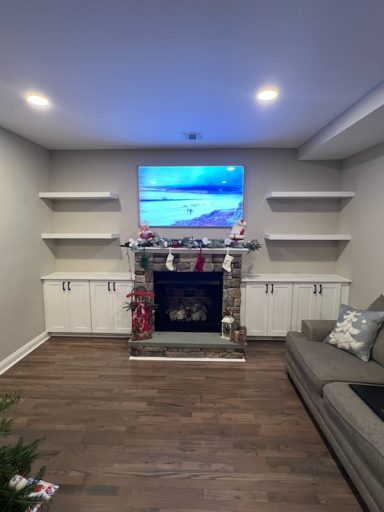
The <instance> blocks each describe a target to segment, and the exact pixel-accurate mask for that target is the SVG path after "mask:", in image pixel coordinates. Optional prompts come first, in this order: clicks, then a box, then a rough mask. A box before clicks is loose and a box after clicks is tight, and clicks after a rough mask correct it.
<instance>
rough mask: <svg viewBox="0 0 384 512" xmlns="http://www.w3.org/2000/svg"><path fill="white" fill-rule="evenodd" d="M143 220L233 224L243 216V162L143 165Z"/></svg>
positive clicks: (160, 224)
mask: <svg viewBox="0 0 384 512" xmlns="http://www.w3.org/2000/svg"><path fill="white" fill-rule="evenodd" d="M138 170H139V208H140V222H144V221H146V222H148V224H149V225H150V226H154V227H172V226H173V227H177V226H194V227H230V226H232V225H233V224H234V223H235V222H236V221H237V220H238V219H241V218H242V217H243V180H244V166H243V165H235V166H230V165H209V166H206V165H203V166H139V169H138Z"/></svg>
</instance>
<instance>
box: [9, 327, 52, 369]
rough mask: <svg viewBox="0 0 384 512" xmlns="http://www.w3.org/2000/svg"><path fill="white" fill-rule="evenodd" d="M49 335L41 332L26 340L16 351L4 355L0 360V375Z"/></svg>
mask: <svg viewBox="0 0 384 512" xmlns="http://www.w3.org/2000/svg"><path fill="white" fill-rule="evenodd" d="M50 337H51V336H50V335H49V334H48V333H47V331H44V332H42V333H41V334H39V335H38V336H36V338H33V340H31V341H28V343H26V344H25V345H23V346H22V347H20V348H19V349H18V350H16V352H14V353H13V354H11V355H10V356H8V357H6V358H5V359H4V360H3V361H0V375H1V374H2V373H4V372H6V371H7V370H9V368H11V367H12V366H13V365H14V364H16V363H18V362H19V361H21V360H22V359H23V358H24V357H25V356H26V355H28V354H29V353H30V352H32V350H35V349H36V348H37V347H38V346H39V345H41V344H42V343H44V342H45V341H47V340H48V339H49V338H50Z"/></svg>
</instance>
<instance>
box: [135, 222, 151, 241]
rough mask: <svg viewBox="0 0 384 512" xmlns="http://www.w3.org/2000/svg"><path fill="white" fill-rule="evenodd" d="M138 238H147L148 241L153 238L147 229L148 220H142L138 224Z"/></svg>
mask: <svg viewBox="0 0 384 512" xmlns="http://www.w3.org/2000/svg"><path fill="white" fill-rule="evenodd" d="M138 238H139V240H147V241H148V242H149V241H151V240H153V233H152V231H151V230H150V229H149V225H148V222H142V223H141V224H140V231H139V233H138Z"/></svg>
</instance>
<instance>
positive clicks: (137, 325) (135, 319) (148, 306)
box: [124, 286, 157, 341]
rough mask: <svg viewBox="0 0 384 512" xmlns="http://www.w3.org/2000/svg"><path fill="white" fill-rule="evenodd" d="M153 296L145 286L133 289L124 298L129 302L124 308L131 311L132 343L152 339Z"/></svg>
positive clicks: (154, 305) (154, 306) (154, 307)
mask: <svg viewBox="0 0 384 512" xmlns="http://www.w3.org/2000/svg"><path fill="white" fill-rule="evenodd" d="M154 296H155V294H154V293H153V292H151V291H149V290H148V289H147V288H146V287H145V286H140V287H135V288H134V289H133V292H132V293H128V295H127V296H126V297H127V299H130V300H129V302H127V303H126V305H125V306H124V308H125V309H127V310H128V311H132V341H139V340H147V339H149V338H152V313H153V311H154V310H155V309H156V307H157V305H156V304H155V303H154V302H153V299H154Z"/></svg>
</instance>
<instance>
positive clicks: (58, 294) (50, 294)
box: [44, 280, 91, 332]
mask: <svg viewBox="0 0 384 512" xmlns="http://www.w3.org/2000/svg"><path fill="white" fill-rule="evenodd" d="M44 299H45V315H46V324H47V331H49V332H91V313H90V300H89V282H88V281H70V280H60V281H45V282H44Z"/></svg>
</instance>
